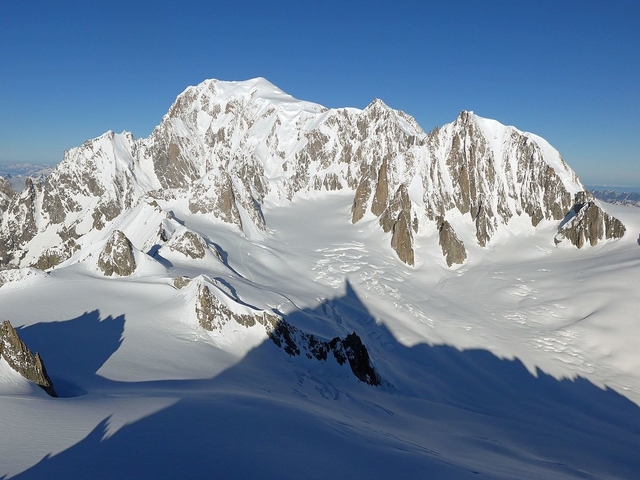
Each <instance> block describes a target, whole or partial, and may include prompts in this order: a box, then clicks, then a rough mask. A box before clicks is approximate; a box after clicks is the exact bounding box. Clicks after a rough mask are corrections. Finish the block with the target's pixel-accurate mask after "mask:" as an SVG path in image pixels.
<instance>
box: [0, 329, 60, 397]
mask: <svg viewBox="0 0 640 480" xmlns="http://www.w3.org/2000/svg"><path fill="white" fill-rule="evenodd" d="M0 355H1V356H2V358H3V359H4V360H5V361H6V362H7V363H8V364H9V366H10V367H11V368H12V369H13V370H15V371H16V372H18V373H19V374H20V375H22V376H23V377H24V378H26V379H27V380H29V381H30V382H33V383H35V384H36V385H38V386H39V387H40V388H42V389H43V390H44V391H45V392H47V393H48V394H49V395H50V396H52V397H57V396H58V395H57V393H56V390H55V388H54V387H53V382H52V381H51V379H50V378H49V375H47V370H46V369H45V367H44V363H43V362H42V359H41V358H40V354H39V353H36V354H35V355H34V354H33V353H32V352H31V350H29V348H27V346H26V345H25V343H24V342H23V341H22V340H21V339H20V336H19V335H18V332H16V329H15V328H13V325H11V322H9V321H8V320H5V321H4V322H2V324H0Z"/></svg>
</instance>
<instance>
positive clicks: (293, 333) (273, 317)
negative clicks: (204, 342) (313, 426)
mask: <svg viewBox="0 0 640 480" xmlns="http://www.w3.org/2000/svg"><path fill="white" fill-rule="evenodd" d="M190 283H191V282H189V281H188V280H187V279H185V278H184V277H177V278H176V279H174V286H175V287H176V288H185V287H188V286H189V284H190ZM195 284H196V285H197V287H194V288H197V291H195V292H196V298H195V313H196V318H197V320H198V323H199V324H200V326H201V327H202V328H204V329H205V330H208V331H220V330H222V329H223V327H224V326H225V325H226V324H227V323H229V322H232V321H233V322H235V323H237V324H239V325H242V326H244V327H245V328H249V327H254V326H256V325H262V326H263V327H264V329H265V331H266V333H267V335H268V336H269V338H270V339H271V341H273V343H275V344H276V345H277V346H278V347H280V348H282V349H283V350H284V351H285V352H286V353H287V354H289V355H291V356H299V355H305V356H306V357H307V358H309V359H312V358H314V359H316V360H319V361H326V360H327V359H328V358H329V354H331V355H333V357H334V358H335V359H336V361H337V362H338V364H339V365H344V364H345V363H347V362H348V363H349V367H350V368H351V371H352V372H353V374H354V375H355V376H356V378H358V380H360V381H362V382H364V383H367V384H369V385H374V386H377V385H380V382H381V379H380V376H379V375H378V373H377V372H376V371H375V369H374V367H373V365H372V363H371V359H370V358H369V352H368V351H367V347H366V346H365V345H364V344H363V343H362V340H361V339H360V337H359V336H358V335H357V334H356V333H355V332H353V333H350V334H349V335H347V336H346V337H344V338H340V337H335V338H333V339H331V340H326V339H322V338H319V337H317V336H315V335H313V334H309V333H306V332H304V331H302V330H300V329H299V328H297V327H295V326H294V325H291V324H290V323H289V322H287V321H286V320H285V319H284V318H283V317H282V316H281V315H278V314H277V313H275V312H273V311H270V310H258V309H254V308H252V307H249V306H247V305H242V304H241V303H239V302H238V299H235V298H231V297H229V295H228V294H225V293H223V292H222V291H221V290H220V288H217V287H216V286H215V285H206V284H205V282H204V281H203V280H202V279H201V278H200V279H197V280H195ZM218 294H221V296H223V295H224V297H226V301H222V300H221V299H220V298H218ZM226 303H234V304H235V305H234V308H230V307H229V306H227V305H226Z"/></svg>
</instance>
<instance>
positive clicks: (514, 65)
mask: <svg viewBox="0 0 640 480" xmlns="http://www.w3.org/2000/svg"><path fill="white" fill-rule="evenodd" d="M256 76H263V77H265V78H267V79H268V80H270V81H271V82H272V83H274V84H276V85H277V86H279V87H280V88H281V89H282V90H284V91H285V92H287V93H289V94H291V95H293V96H294V97H297V98H300V99H304V100H309V101H313V102H317V103H320V104H323V105H325V106H327V107H343V106H351V107H358V108H364V107H365V106H366V105H367V104H369V103H370V102H371V100H373V99H374V98H376V97H377V98H381V99H382V100H384V102H385V103H387V104H388V105H389V106H391V107H393V108H397V109H400V110H404V111H405V112H407V113H409V114H411V115H413V116H414V117H415V118H416V119H417V120H418V122H419V123H420V125H421V126H422V127H423V128H424V129H425V130H427V131H428V130H431V128H433V127H434V126H436V125H442V124H444V123H447V122H451V121H453V120H454V119H455V118H456V116H457V115H458V113H459V112H460V111H461V110H473V111H474V112H475V113H477V114H478V115H480V116H483V117H488V118H494V119H496V120H498V121H500V122H502V123H504V124H509V125H514V126H516V127H518V128H520V129H522V130H526V131H530V132H534V133H536V134H538V135H541V136H543V137H545V138H546V139H547V140H548V141H549V142H550V143H551V144H552V145H554V146H555V147H556V148H557V149H558V150H560V153H561V154H562V155H563V157H564V158H565V160H566V161H567V162H568V163H569V165H570V166H571V167H572V168H573V169H574V170H575V171H576V172H577V173H578V175H579V176H580V178H581V179H582V181H583V182H584V183H586V184H599V185H602V184H608V185H623V186H624V185H629V186H631V185H633V186H637V185H640V116H639V115H638V112H639V111H640V1H639V0H626V1H624V0H606V1H605V0H601V1H592V0H536V1H533V0H531V1H525V0H467V1H464V0H451V1H442V0H438V1H433V2H432V1H402V0H396V1H393V2H392V1H378V0H368V1H350V0H342V1H333V0H323V1H313V2H311V1H305V0H301V1H290V2H285V1H271V2H269V1H252V0H248V1H243V2H231V1H225V2H222V1H215V0H210V1H189V0H182V1H180V2H177V1H172V0H164V1H154V2H151V1H119V0H110V1H102V0H91V1H86V0H82V1H74V0H60V1H57V2H56V1H51V0H47V1H41V0H29V1H17V0H0V164H7V163H15V162H37V163H52V164H54V163H58V162H59V161H60V160H61V159H62V155H63V151H64V150H65V149H69V148H72V147H75V146H79V145H80V144H82V142H83V141H84V140H86V139H89V138H93V137H96V136H98V135H100V134H102V133H104V132H105V131H107V130H114V131H116V132H120V131H122V130H129V131H131V132H133V134H134V136H136V137H146V136H148V135H149V134H150V133H151V131H152V130H153V128H154V127H155V126H156V125H157V124H158V123H159V122H160V119H161V118H162V116H163V115H164V113H166V111H167V110H168V108H169V106H170V105H171V103H172V102H173V100H174V99H175V97H176V96H177V95H178V94H179V93H180V92H182V91H183V90H184V89H185V88H186V87H187V86H189V85H195V84H197V83H200V82H201V81H202V80H204V79H206V78H218V79H220V80H245V79H248V78H252V77H256Z"/></svg>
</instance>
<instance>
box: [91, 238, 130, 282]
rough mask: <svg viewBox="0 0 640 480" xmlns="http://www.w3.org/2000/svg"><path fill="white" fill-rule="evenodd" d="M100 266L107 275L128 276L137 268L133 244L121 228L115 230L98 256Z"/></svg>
mask: <svg viewBox="0 0 640 480" xmlns="http://www.w3.org/2000/svg"><path fill="white" fill-rule="evenodd" d="M98 268H99V269H100V270H101V271H102V273H103V274H104V275H105V276H106V277H110V276H112V275H117V276H120V277H128V276H129V275H131V274H132V273H133V272H135V270H136V259H135V257H134V255H133V245H132V244H131V242H130V241H129V239H128V238H127V236H126V235H125V234H124V233H122V232H121V231H120V230H115V231H114V232H113V233H112V234H111V236H110V237H109V240H107V243H106V245H105V246H104V248H103V249H102V252H100V256H99V257H98Z"/></svg>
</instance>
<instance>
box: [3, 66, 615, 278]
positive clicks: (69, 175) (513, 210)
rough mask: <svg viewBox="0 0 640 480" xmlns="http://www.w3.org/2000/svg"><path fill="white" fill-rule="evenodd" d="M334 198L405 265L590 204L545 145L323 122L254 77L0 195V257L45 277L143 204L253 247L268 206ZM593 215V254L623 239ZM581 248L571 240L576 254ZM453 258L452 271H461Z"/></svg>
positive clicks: (380, 108)
mask: <svg viewBox="0 0 640 480" xmlns="http://www.w3.org/2000/svg"><path fill="white" fill-rule="evenodd" d="M343 189H344V190H351V191H354V200H353V207H352V212H351V221H352V222H353V223H357V222H358V221H359V220H361V219H362V218H363V216H364V215H365V214H373V215H375V216H376V217H378V218H379V221H380V226H381V228H382V229H383V230H384V231H385V232H390V234H391V245H392V247H393V248H394V250H395V251H396V252H397V253H398V255H399V257H400V259H401V260H403V261H404V262H405V263H408V264H409V265H413V264H414V263H415V253H414V248H413V243H414V236H415V235H418V234H420V233H421V232H423V231H427V232H429V231H436V230H442V226H443V225H444V222H445V221H447V232H448V238H450V239H451V240H452V241H456V242H457V238H458V236H459V235H458V233H459V232H457V231H456V230H457V229H458V228H461V227H460V226H458V225H452V224H451V218H452V217H455V216H459V215H463V216H465V217H466V219H467V220H468V221H470V222H472V223H473V228H474V229H475V241H476V242H477V243H478V244H479V245H481V246H485V245H486V244H487V243H488V242H490V241H491V239H492V238H493V237H494V235H495V233H496V232H497V231H498V230H500V229H508V224H509V222H510V220H511V219H513V218H514V217H518V216H522V215H524V216H527V217H529V218H530V221H531V224H532V225H533V226H536V225H538V224H539V223H540V222H541V221H542V220H556V221H558V222H560V221H561V220H563V218H565V216H566V215H567V214H569V212H570V211H571V209H572V206H574V205H575V204H584V203H585V201H588V200H590V199H591V196H590V194H588V193H587V192H585V189H584V187H583V186H582V184H581V183H580V181H579V180H578V178H577V177H576V175H575V173H574V172H573V171H572V170H571V169H570V168H569V167H568V166H567V165H566V164H565V162H564V161H563V160H562V158H561V157H560V155H559V153H558V152H557V151H556V150H555V149H553V148H552V147H551V146H550V145H549V144H548V143H547V142H546V141H545V140H543V139H542V138H540V137H537V136H536V135H533V134H528V133H523V132H520V131H519V130H517V129H515V128H513V127H505V126H503V125H501V124H499V123H498V122H496V121H493V120H487V119H483V118H480V117H478V116H476V115H474V114H473V113H471V112H462V113H461V114H460V115H459V117H458V118H457V119H456V120H455V121H454V122H453V123H451V124H448V125H445V126H443V127H442V128H436V129H435V130H433V131H431V132H430V133H425V132H424V131H423V130H422V129H421V128H420V126H419V125H418V124H417V123H416V122H415V120H414V119H413V118H411V117H410V116H408V115H406V114H405V113H403V112H400V111H396V110H393V109H391V108H389V107H387V106H386V105H385V104H384V103H383V102H382V101H380V100H374V101H373V102H372V103H371V104H370V105H369V106H368V107H367V108H365V109H364V110H356V109H348V108H344V109H332V110H328V109H326V108H324V107H321V106H320V105H316V104H312V103H308V102H303V101H299V100H296V99H294V98H292V97H290V96H288V95H286V94H285V93H284V92H282V91H281V90H279V89H278V88H276V87H275V86H274V85H272V84H271V83H269V82H268V81H266V80H265V79H262V78H258V79H254V80H249V81H246V82H220V81H216V80H209V81H205V82H203V83H202V84H200V85H198V86H196V87H190V88H188V89H187V90H185V91H184V92H183V93H182V94H181V95H180V96H179V97H178V98H177V100H176V102H175V103H174V104H173V105H172V106H171V108H170V109H169V112H168V113H167V115H165V117H164V118H163V119H162V122H161V123H160V125H159V126H158V127H157V128H156V129H155V130H154V131H153V133H152V134H151V136H150V137H149V138H147V139H142V140H134V138H133V136H132V135H131V134H129V133H126V132H125V133H123V134H115V133H113V132H108V133H106V134H104V135H103V136H101V137H99V138H96V139H94V140H89V141H87V142H85V143H84V144H83V145H82V146H81V147H78V148H74V149H72V150H70V151H68V152H66V153H65V157H64V160H63V161H62V163H61V164H60V165H58V166H57V167H56V168H55V169H54V171H53V172H52V173H51V174H50V175H49V176H48V177H47V178H46V180H45V181H44V184H43V185H39V184H38V183H37V182H32V181H31V182H28V183H27V186H26V188H25V190H24V191H23V192H22V193H21V194H20V195H19V196H16V197H15V198H13V200H12V201H11V203H10V204H9V205H7V202H8V200H7V198H6V193H5V194H3V195H5V197H3V198H4V200H3V203H2V205H3V206H4V209H3V210H4V212H3V217H2V223H1V225H0V235H1V236H2V238H3V240H4V242H3V243H4V244H5V249H4V251H3V252H0V253H2V262H3V263H4V264H5V265H10V266H27V265H34V266H38V267H40V268H49V267H53V266H55V265H57V264H58V263H60V262H61V261H64V260H67V259H68V258H69V257H70V256H71V255H72V254H73V253H74V252H75V251H77V250H78V249H80V248H81V246H82V245H83V243H84V242H83V240H82V238H83V237H84V236H85V235H86V234H88V233H90V232H92V231H94V230H102V229H103V228H104V227H105V225H106V224H107V223H109V222H112V221H113V220H114V219H116V218H118V217H121V216H123V215H126V214H127V212H129V211H130V210H131V209H132V208H133V207H135V206H136V205H138V204H139V203H140V202H141V201H147V202H149V201H152V200H157V201H160V202H165V203H166V202H171V201H182V202H186V203H187V205H188V209H189V211H190V212H191V213H194V214H212V215H213V216H215V217H216V218H218V219H221V220H223V221H225V222H227V223H231V224H235V225H237V226H238V228H240V229H242V230H243V231H244V233H245V234H246V235H248V236H249V237H253V236H255V235H259V234H260V233H259V232H265V231H267V230H268V219H265V217H264V215H263V212H262V209H263V206H264V205H265V204H269V203H271V204H280V205H282V204H284V203H286V202H288V201H291V199H293V198H294V196H295V195H299V194H304V193H308V192H314V191H322V190H328V191H332V190H343ZM4 190H6V189H3V191H4ZM582 192H584V193H582ZM578 193H581V194H582V195H584V199H583V200H584V201H580V202H579V201H578V200H577V198H576V194H578ZM596 208H597V207H596ZM599 215H600V216H599V217H598V218H597V221H599V222H600V223H602V224H603V225H602V227H601V228H600V229H601V230H602V231H603V232H604V234H603V235H599V236H596V237H594V238H589V240H590V241H591V244H595V243H597V242H598V241H599V240H601V239H602V238H618V237H620V236H621V235H622V234H624V226H623V225H621V224H620V223H619V222H616V221H615V220H614V219H610V218H609V217H608V216H606V214H600V213H599ZM605 224H606V225H605ZM580 235H582V233H574V234H573V235H569V237H570V238H571V240H572V241H573V243H574V244H576V245H582V243H583V242H582V241H578V240H575V238H577V237H579V236H580ZM91 241H93V240H91ZM443 249H445V250H449V248H448V247H447V246H443ZM460 251H461V255H457V256H456V255H451V254H449V255H447V263H448V264H450V265H451V264H452V263H462V262H463V260H464V258H466V252H465V251H464V248H463V247H462V248H461V249H460Z"/></svg>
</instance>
